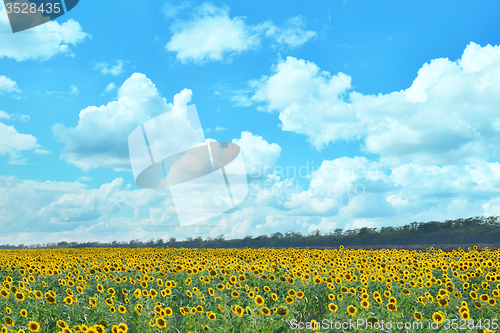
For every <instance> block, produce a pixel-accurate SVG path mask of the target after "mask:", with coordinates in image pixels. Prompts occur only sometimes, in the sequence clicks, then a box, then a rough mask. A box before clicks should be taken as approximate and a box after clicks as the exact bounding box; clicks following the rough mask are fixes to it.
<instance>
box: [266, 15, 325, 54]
mask: <svg viewBox="0 0 500 333" xmlns="http://www.w3.org/2000/svg"><path fill="white" fill-rule="evenodd" d="M259 28H260V29H264V30H266V37H270V38H273V39H275V40H276V42H278V43H279V44H287V45H288V46H289V47H292V48H294V47H299V46H302V45H303V44H304V43H306V42H307V41H308V40H310V39H311V38H313V37H315V36H316V35H317V34H316V32H315V31H312V30H305V23H304V18H303V17H302V16H301V15H298V16H295V17H292V18H290V19H288V20H286V21H285V23H284V24H283V26H282V27H278V26H275V25H274V24H273V23H272V22H271V21H267V22H265V23H263V24H260V25H259V26H258V29H259Z"/></svg>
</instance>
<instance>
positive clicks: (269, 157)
mask: <svg viewBox="0 0 500 333" xmlns="http://www.w3.org/2000/svg"><path fill="white" fill-rule="evenodd" d="M233 143H236V144H237V145H238V146H240V148H241V152H242V155H243V159H244V161H245V165H246V168H247V173H249V174H252V175H256V176H257V177H260V176H262V175H265V174H267V173H269V172H268V171H267V172H266V169H269V167H271V168H272V167H274V166H275V165H276V161H277V159H278V157H279V156H280V154H281V147H280V146H279V145H278V144H276V143H271V144H270V143H269V142H267V141H266V140H264V139H263V138H262V137H261V136H259V135H254V134H252V133H250V132H247V131H244V132H241V138H239V139H233ZM271 170H272V169H271Z"/></svg>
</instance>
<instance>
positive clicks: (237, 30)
mask: <svg viewBox="0 0 500 333" xmlns="http://www.w3.org/2000/svg"><path fill="white" fill-rule="evenodd" d="M186 7H189V5H187V4H186V3H184V4H183V5H181V6H174V5H172V4H170V3H167V4H165V6H164V7H163V12H164V13H165V15H166V16H167V17H175V16H177V15H178V13H179V10H180V9H184V8H186ZM192 11H193V12H192V15H191V18H190V20H181V19H176V20H175V21H174V23H173V24H172V25H171V27H170V30H171V31H172V33H173V36H172V38H171V39H170V41H169V42H168V43H167V45H166V49H167V50H168V51H171V52H177V59H178V60H179V61H181V63H183V64H186V63H188V62H194V63H196V64H202V63H205V62H207V61H227V62H230V61H231V60H232V57H233V56H234V55H237V54H240V53H243V52H245V51H248V50H252V49H256V48H258V47H260V41H261V37H260V35H262V34H263V33H265V35H266V36H267V37H269V38H273V39H275V40H276V41H277V42H278V43H280V44H287V45H288V46H290V47H298V46H301V45H302V44H304V43H305V42H306V41H308V40H309V39H311V38H312V37H314V36H315V35H316V33H315V32H314V31H306V30H304V29H303V28H304V27H305V24H304V23H303V18H302V17H301V16H297V17H294V18H291V19H289V20H287V21H286V22H285V24H284V26H283V27H277V26H275V25H274V24H273V23H272V22H271V21H266V22H264V23H260V24H257V25H254V26H252V25H247V24H246V23H245V22H244V20H243V19H244V18H243V17H239V16H235V17H233V18H230V17H229V7H227V6H222V7H216V6H214V5H212V4H210V3H206V2H205V3H203V4H202V5H200V6H197V7H195V8H193V9H192Z"/></svg>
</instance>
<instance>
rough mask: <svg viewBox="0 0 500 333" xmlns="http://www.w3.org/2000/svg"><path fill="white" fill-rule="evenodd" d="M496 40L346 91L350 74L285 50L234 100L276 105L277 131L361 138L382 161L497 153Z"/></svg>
mask: <svg viewBox="0 0 500 333" xmlns="http://www.w3.org/2000/svg"><path fill="white" fill-rule="evenodd" d="M499 50H500V46H494V47H492V46H485V47H482V48H481V47H480V46H479V45H477V44H475V43H470V44H469V45H468V46H467V47H466V49H465V51H464V54H463V55H462V59H460V60H458V61H450V60H448V59H435V60H432V61H431V62H430V63H429V64H424V65H423V67H422V68H421V69H420V70H419V72H418V75H417V78H416V79H415V81H414V82H413V84H412V86H411V87H409V88H408V89H406V90H401V91H395V92H392V93H389V94H379V95H377V96H375V95H363V94H362V93H359V92H351V93H349V96H348V97H347V94H348V91H349V90H351V77H350V76H348V75H346V74H343V73H338V74H337V75H330V73H328V72H325V71H321V70H320V69H319V67H318V66H317V65H315V64H314V63H311V62H307V61H304V60H300V59H296V58H293V57H287V59H286V60H280V61H279V62H278V64H277V65H275V66H273V68H272V71H273V74H272V75H271V76H264V77H262V78H260V79H258V80H254V81H251V82H250V84H249V86H250V87H251V88H252V90H253V93H252V95H250V96H244V95H243V96H241V95H240V96H237V97H236V98H235V100H238V101H240V102H241V101H243V102H246V103H254V104H258V109H259V110H263V111H269V112H274V111H277V112H279V119H280V120H281V122H282V124H283V126H282V129H283V130H284V131H292V132H296V133H299V134H303V135H305V136H306V137H307V140H308V141H309V142H310V143H311V145H312V146H314V147H315V148H316V149H318V150H321V149H323V148H324V147H325V146H327V145H328V144H329V143H335V142H338V141H340V140H346V141H352V140H361V141H363V143H364V145H363V146H362V149H363V150H364V151H365V152H368V153H372V154H379V155H380V156H381V157H380V158H381V162H382V163H383V164H389V165H395V166H397V165H400V164H401V163H408V162H415V163H423V164H438V165H444V164H448V163H458V162H459V161H462V162H463V161H466V160H468V159H469V158H470V157H471V156H474V157H481V158H484V159H488V158H494V157H495V156H498V154H499V153H500V149H499V148H498V147H499V144H500V138H499V137H498V136H497V135H496V134H495V133H497V130H498V126H497V125H498V124H497V122H495V119H496V118H497V117H498V116H497V113H498V105H500V95H499V94H498V91H499V90H500V79H499V78H500V52H499Z"/></svg>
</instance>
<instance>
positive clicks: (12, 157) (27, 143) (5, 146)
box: [0, 111, 48, 164]
mask: <svg viewBox="0 0 500 333" xmlns="http://www.w3.org/2000/svg"><path fill="white" fill-rule="evenodd" d="M5 115H6V113H5V112H3V111H0V118H7V117H5ZM7 116H8V115H7ZM7 119H9V118H7ZM36 141H37V140H36V138H35V137H34V136H33V135H31V134H21V133H19V132H18V131H17V130H16V129H15V128H14V126H7V125H5V124H3V123H0V156H4V155H8V156H9V161H8V163H9V164H26V161H27V158H24V157H23V156H22V154H21V153H22V152H23V151H33V152H34V153H36V154H47V153H48V151H46V150H43V149H41V146H40V145H39V144H38V143H37V142H36Z"/></svg>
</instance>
